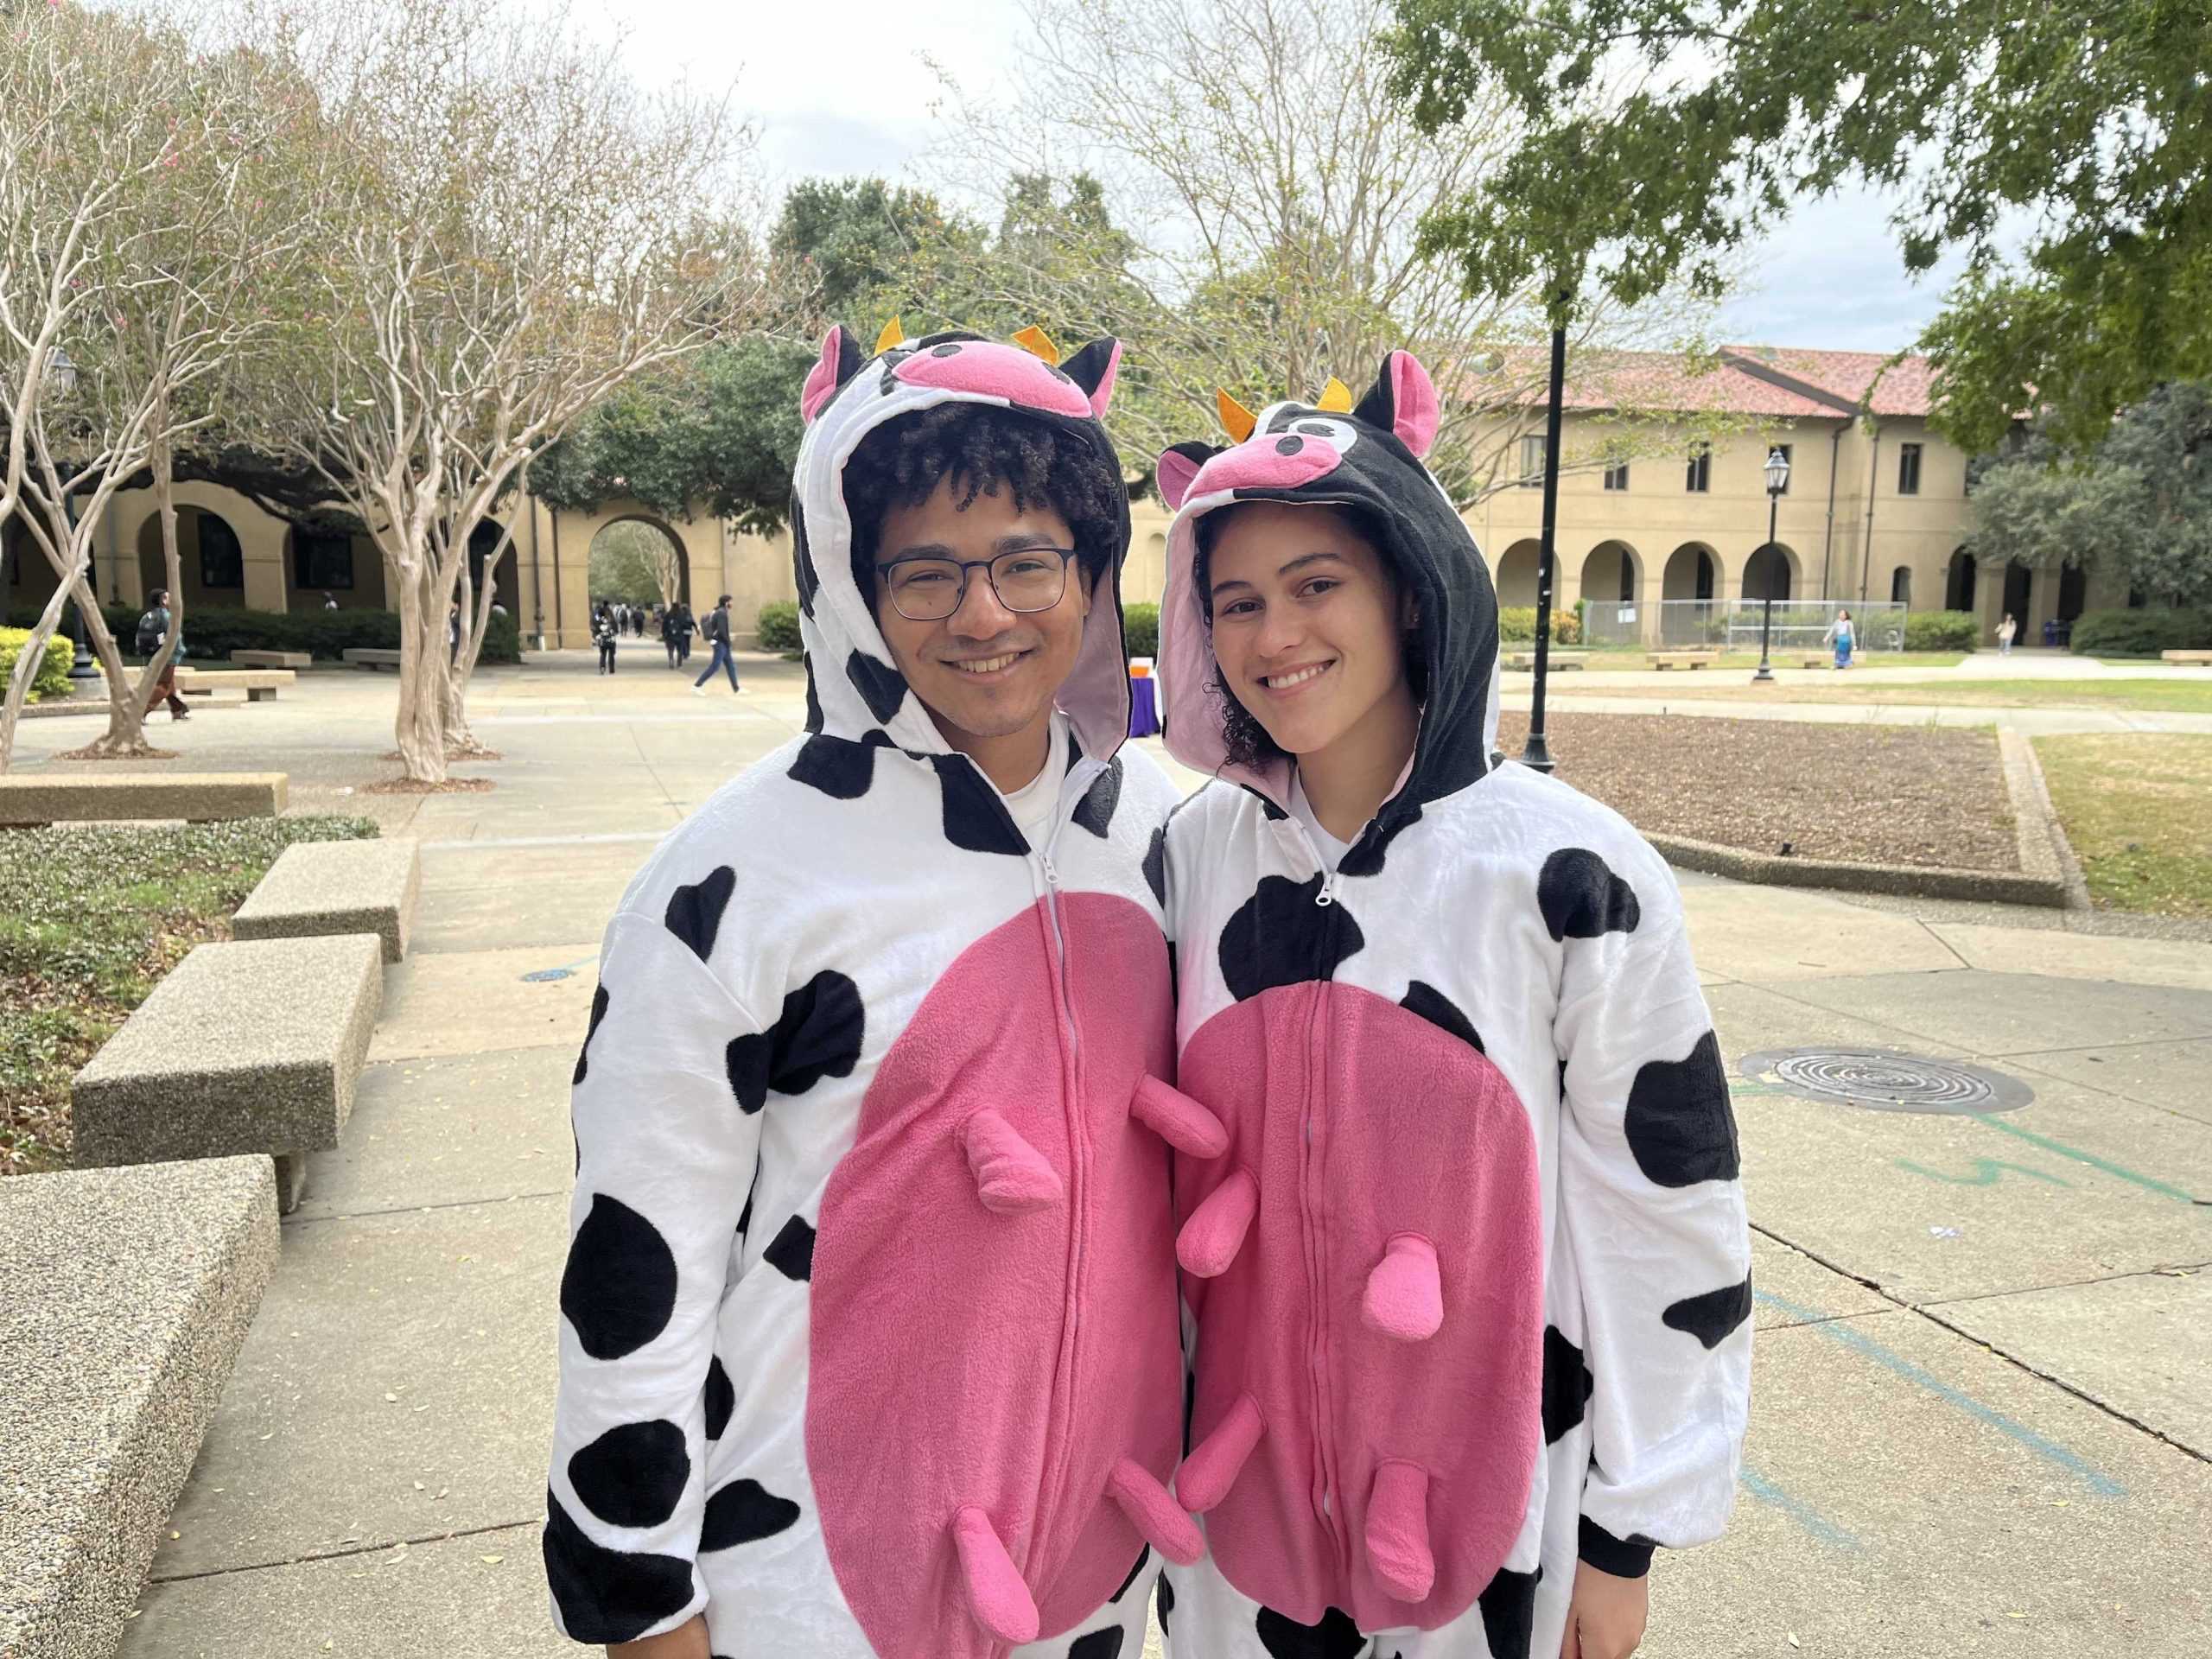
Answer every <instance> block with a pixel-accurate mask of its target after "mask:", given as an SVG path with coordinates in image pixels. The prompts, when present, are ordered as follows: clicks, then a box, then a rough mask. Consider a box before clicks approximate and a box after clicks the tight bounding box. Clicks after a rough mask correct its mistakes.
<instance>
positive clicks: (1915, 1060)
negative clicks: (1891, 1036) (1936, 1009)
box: [1736, 1048, 2036, 1115]
mask: <svg viewBox="0 0 2212 1659" xmlns="http://www.w3.org/2000/svg"><path fill="white" fill-rule="evenodd" d="M1736 1069H1737V1070H1738V1071H1739V1072H1740V1073H1742V1075H1743V1076H1745V1077H1749V1078H1751V1079H1752V1080H1753V1081H1754V1082H1759V1083H1770V1084H1773V1085H1775V1086H1776V1087H1777V1088H1778V1089H1781V1090H1785V1091H1786V1092H1788V1093H1789V1094H1793V1095H1809V1096H1812V1097H1813V1098H1814V1099H1815V1100H1840V1101H1841V1102H1843V1103H1845V1104H1846V1105H1848V1106H1864V1107H1866V1108H1867V1109H1869V1110H1872V1111H1877V1112H1951V1113H1958V1114H1961V1115H1963V1114H1966V1113H1970V1112H2017V1111H2018V1110H2019V1109H2020V1108H2021V1107H2023V1106H2025V1105H2026V1104H2027V1103H2029V1102H2031V1101H2032V1100H2033V1099H2034V1098H2035V1097H2036V1096H2035V1090H2032V1089H2031V1088H2029V1087H2028V1085H2027V1084H2024V1083H2022V1082H2021V1081H2019V1079H2018V1078H2017V1077H2006V1076H2005V1075H2004V1074H2003V1073H2002V1072H1998V1071H1988V1070H1987V1069H1986V1068H1984V1067H1982V1066H1979V1065H1967V1063H1966V1062H1965V1061H1964V1060H1937V1059H1931V1058H1929V1057H1928V1056H1927V1055H1925V1054H1907V1053H1905V1052H1903V1051H1902V1050H1898V1049H1894V1048H1770V1049H1766V1050H1764V1051H1763V1052H1759V1053H1757V1054H1746V1055H1745V1057H1744V1058H1743V1060H1742V1062H1741V1063H1740V1064H1739V1065H1738V1066H1737V1068H1736Z"/></svg>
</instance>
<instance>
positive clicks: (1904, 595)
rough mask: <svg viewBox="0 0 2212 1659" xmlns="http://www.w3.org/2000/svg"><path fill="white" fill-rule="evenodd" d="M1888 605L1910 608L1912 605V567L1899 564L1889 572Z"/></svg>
mask: <svg viewBox="0 0 2212 1659" xmlns="http://www.w3.org/2000/svg"><path fill="white" fill-rule="evenodd" d="M1890 603H1891V604H1892V605H1904V606H1908V607H1909V606H1910V605H1911V603H1912V567H1911V566H1910V565H1909V564H1901V565H1899V566H1897V569H1894V570H1892V571H1891V572H1890Z"/></svg>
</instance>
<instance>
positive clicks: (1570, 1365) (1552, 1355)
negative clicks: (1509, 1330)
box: [1544, 1325, 1592, 1446]
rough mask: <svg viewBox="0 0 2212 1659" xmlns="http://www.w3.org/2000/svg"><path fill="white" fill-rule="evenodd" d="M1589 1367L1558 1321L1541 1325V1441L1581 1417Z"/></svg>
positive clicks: (1556, 1435)
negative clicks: (1542, 1422) (1562, 1333)
mask: <svg viewBox="0 0 2212 1659" xmlns="http://www.w3.org/2000/svg"><path fill="white" fill-rule="evenodd" d="M1591 1387H1592V1383H1591V1377H1590V1367H1589V1366H1588V1365H1587V1364H1586V1363H1584V1361H1583V1358H1582V1351H1581V1350H1580V1348H1578V1347H1576V1346H1575V1345H1574V1344H1573V1343H1571V1342H1569V1341H1568V1340H1567V1338H1565V1337H1562V1336H1561V1335H1560V1333H1559V1327H1558V1326H1557V1325H1546V1326H1545V1327H1544V1444H1545V1445H1547V1446H1549V1445H1550V1444H1551V1443H1552V1442H1553V1441H1554V1440H1557V1439H1559V1437H1560V1435H1562V1434H1564V1433H1567V1430H1569V1429H1571V1428H1573V1427H1574V1426H1575V1425H1576V1424H1577V1423H1579V1422H1580V1421H1582V1414H1583V1413H1584V1412H1585V1411H1586V1410H1587V1409H1588V1408H1589V1405H1590V1390H1591Z"/></svg>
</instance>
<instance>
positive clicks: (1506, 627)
mask: <svg viewBox="0 0 2212 1659" xmlns="http://www.w3.org/2000/svg"><path fill="white" fill-rule="evenodd" d="M1497 638H1498V641H1499V643H1500V644H1502V645H1534V644H1535V639H1536V607H1535V606H1533V605H1507V606H1503V607H1500V608H1499V610H1498V613H1497ZM1552 643H1553V644H1554V645H1580V644H1581V643H1582V613H1581V612H1580V610H1573V611H1562V610H1554V612H1553V613H1552Z"/></svg>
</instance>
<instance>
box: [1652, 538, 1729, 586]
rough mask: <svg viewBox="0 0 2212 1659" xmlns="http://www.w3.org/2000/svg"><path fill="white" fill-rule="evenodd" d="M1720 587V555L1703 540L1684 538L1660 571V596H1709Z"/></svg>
mask: <svg viewBox="0 0 2212 1659" xmlns="http://www.w3.org/2000/svg"><path fill="white" fill-rule="evenodd" d="M1719 591H1720V557H1719V555H1718V554H1716V553H1715V552H1714V551H1713V550H1712V549H1711V548H1710V547H1708V546H1707V545H1706V544H1705V543H1703V542H1684V543H1682V544H1681V546H1680V547H1678V548H1676V549H1675V550H1674V551H1673V552H1672V553H1669V555H1668V556H1667V565H1666V569H1664V570H1662V572H1661V573H1660V577H1659V594H1660V597H1661V598H1662V599H1667V600H1700V599H1704V600H1710V599H1714V598H1717V597H1719Z"/></svg>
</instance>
